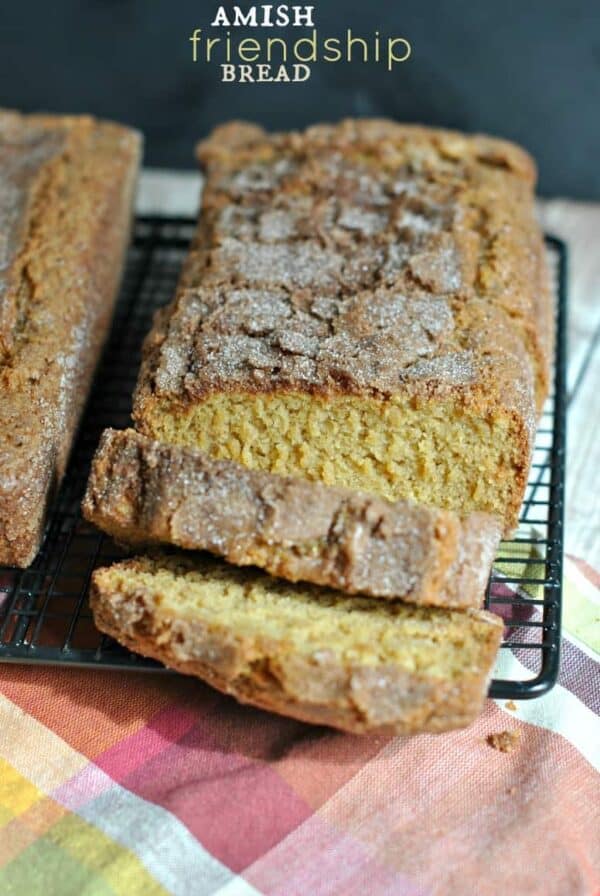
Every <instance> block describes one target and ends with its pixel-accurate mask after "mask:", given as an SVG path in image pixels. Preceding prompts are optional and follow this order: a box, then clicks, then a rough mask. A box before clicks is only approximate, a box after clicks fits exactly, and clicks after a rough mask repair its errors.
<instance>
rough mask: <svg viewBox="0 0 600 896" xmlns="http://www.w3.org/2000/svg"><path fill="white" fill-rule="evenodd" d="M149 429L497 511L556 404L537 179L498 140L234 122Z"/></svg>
mask: <svg viewBox="0 0 600 896" xmlns="http://www.w3.org/2000/svg"><path fill="white" fill-rule="evenodd" d="M199 156H200V159H201V162H202V164H203V166H204V167H205V170H206V181H205V187H204V192H203V206H202V213H201V217H200V223H199V228H198V233H197V237H196V239H195V243H194V246H193V248H192V251H191V253H190V256H189V259H188V261H187V264H186V266H185V270H184V274H183V277H182V280H181V284H180V288H179V291H178V294H177V297H176V299H175V301H174V302H173V304H172V305H171V306H170V307H169V308H168V309H167V310H165V311H164V312H163V313H162V314H160V315H159V316H158V317H157V320H156V323H155V326H154V328H153V331H152V333H151V334H150V336H149V338H148V340H147V343H146V347H145V353H144V362H143V365H142V369H141V373H140V378H139V382H138V387H137V391H136V398H135V406H134V418H135V421H136V428H138V429H139V430H140V431H142V432H144V433H145V434H146V435H148V436H150V437H152V438H155V439H157V440H159V441H163V442H169V443H173V444H179V445H187V446H190V447H196V448H199V449H201V450H204V451H207V452H208V453H210V454H211V455H213V456H215V457H218V458H223V459H229V460H235V461H239V462H241V463H243V464H245V465H247V466H248V467H251V468H253V469H260V470H265V471H268V472H273V473H278V474H281V475H295V476H302V477H304V478H307V479H311V480H313V481H319V480H320V481H323V482H325V483H326V484H328V485H339V486H344V487H348V488H351V489H354V490H364V491H367V492H370V493H375V494H379V495H381V496H382V497H385V498H387V499H389V500H398V499H409V500H413V501H415V502H417V503H421V504H427V505H429V506H432V507H442V508H445V509H449V510H453V511H455V512H458V513H460V514H466V513H469V512H471V511H484V512H488V513H494V514H496V515H498V516H500V517H502V519H503V520H504V524H505V529H506V531H507V532H510V531H511V530H512V529H513V528H514V526H515V525H516V522H517V519H518V512H519V508H520V505H521V501H522V498H523V494H524V489H525V485H526V481H527V474H528V469H529V463H530V459H531V452H532V447H533V438H534V432H535V422H536V412H537V410H539V408H540V407H541V404H542V402H543V399H544V397H545V395H546V392H547V385H548V370H549V360H550V346H551V333H552V299H551V295H550V290H549V286H548V274H547V271H546V265H545V250H544V245H543V240H542V236H541V233H540V230H539V227H538V225H537V223H536V220H535V213H534V202H533V190H534V185H535V177H536V175H535V166H534V164H533V162H532V160H531V159H530V158H529V156H528V155H527V154H526V153H525V152H523V151H522V150H520V149H519V148H518V147H516V146H513V145H511V144H508V143H506V142H504V141H501V140H494V139H490V138H487V137H481V136H476V137H468V136H465V135H462V134H458V133H453V132H448V131H439V130H431V129H427V128H419V127H410V126H406V125H399V124H395V123H393V122H389V121H370V120H360V121H346V122H343V123H341V124H339V125H337V126H327V125H322V126H316V127H313V128H309V129H308V130H307V131H306V132H304V133H290V134H267V133H265V132H264V131H263V130H262V129H261V128H258V127H255V126H253V125H243V124H232V125H229V126H225V127H222V128H219V129H218V130H217V131H216V132H215V133H214V134H213V135H212V136H211V137H210V138H209V139H208V140H207V141H205V142H204V143H202V144H201V145H200V147H199Z"/></svg>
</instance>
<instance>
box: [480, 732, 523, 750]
mask: <svg viewBox="0 0 600 896" xmlns="http://www.w3.org/2000/svg"><path fill="white" fill-rule="evenodd" d="M520 738H521V732H520V731H498V732H497V733H496V734H488V736H487V738H486V740H487V742H488V744H489V745H490V747H493V748H494V750H500V752H501V753H512V752H513V750H516V749H517V746H518V745H519V740H520Z"/></svg>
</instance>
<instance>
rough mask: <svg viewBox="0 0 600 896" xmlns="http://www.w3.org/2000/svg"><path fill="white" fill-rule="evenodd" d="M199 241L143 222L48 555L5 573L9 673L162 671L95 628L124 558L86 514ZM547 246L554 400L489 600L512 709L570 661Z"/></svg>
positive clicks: (560, 389)
mask: <svg viewBox="0 0 600 896" xmlns="http://www.w3.org/2000/svg"><path fill="white" fill-rule="evenodd" d="M193 229H194V221H192V220H190V219H187V218H162V217H142V218H138V219H137V221H136V225H135V231H134V237H133V240H132V245H131V248H130V252H129V258H128V265H127V270H126V274H125V279H124V282H123V287H122V290H121V295H120V299H119V302H118V305H117V310H116V315H115V320H114V325H113V329H112V334H111V337H110V340H109V343H108V345H107V348H106V351H105V353H104V357H103V360H102V362H101V365H100V368H99V371H98V375H97V377H96V381H95V386H94V389H93V391H92V395H91V397H90V400H89V402H88V406H87V408H86V411H85V414H84V419H83V422H82V425H81V427H80V432H79V436H78V438H77V441H76V444H75V446H74V449H73V454H72V457H71V461H70V464H69V468H68V471H67V475H66V477H65V481H64V483H63V485H62V488H61V489H60V491H59V493H58V495H57V497H56V499H55V501H54V502H53V506H52V507H51V509H50V514H49V519H48V524H47V528H46V534H45V538H44V542H43V545H42V548H41V550H40V552H39V554H38V556H37V557H36V559H35V561H34V563H33V564H32V566H30V567H29V569H26V570H15V569H10V568H1V567H0V661H5V662H24V663H50V664H70V665H79V666H96V667H101V668H104V669H139V670H142V669H147V670H154V671H159V670H163V667H162V666H161V665H160V664H159V663H156V662H155V661H154V660H148V659H145V658H143V657H140V656H137V655H135V654H133V653H130V652H129V651H128V650H125V649H124V648H122V647H120V646H119V645H118V644H116V643H115V642H114V641H112V640H111V639H110V638H107V637H106V636H104V635H101V634H100V633H99V632H98V631H97V629H96V628H95V627H94V624H93V621H92V617H91V614H90V611H89V607H88V604H87V593H88V587H89V582H90V576H91V574H92V571H93V570H94V569H95V568H96V567H98V566H99V565H102V564H105V563H108V562H111V561H112V560H114V559H116V558H118V557H120V556H123V555H122V553H121V552H120V551H119V549H118V548H117V547H116V546H115V545H114V543H113V542H112V541H111V539H110V538H108V537H106V536H104V535H102V534H101V533H99V532H98V531H97V530H95V529H94V528H93V527H92V526H91V525H90V524H88V523H86V521H85V520H83V519H82V517H81V515H80V512H79V505H80V501H81V498H82V496H83V493H84V490H85V484H86V479H87V475H88V471H89V467H90V462H91V458H92V455H93V453H94V450H95V448H96V445H97V444H98V441H99V438H100V434H101V432H102V430H103V429H104V428H105V427H107V426H113V427H116V428H124V427H126V426H127V425H128V424H129V422H130V417H129V415H130V410H131V395H132V392H133V387H134V385H135V380H136V376H137V370H138V366H139V358H140V347H141V343H142V340H143V338H144V336H145V334H146V333H147V332H148V330H149V329H150V325H151V320H152V315H153V313H154V311H155V310H156V309H157V308H158V307H160V306H162V305H164V304H165V303H166V302H168V301H169V300H170V299H171V297H172V295H173V291H174V288H175V285H176V282H177V278H178V275H179V270H180V267H181V262H182V260H183V258H184V255H185V253H186V250H187V248H188V245H189V242H190V238H191V236H192V233H193ZM546 244H547V247H548V252H549V256H550V259H551V261H552V264H553V268H554V271H555V283H556V293H557V307H558V317H557V340H556V363H555V376H554V389H553V394H552V397H551V398H550V399H549V401H548V402H547V405H546V408H545V410H544V415H543V418H542V421H541V424H540V427H539V429H538V435H537V439H536V450H535V455H534V458H533V465H532V470H531V480H530V483H529V486H528V489H527V493H526V496H525V501H524V503H523V507H522V512H521V519H520V526H519V530H518V532H517V534H516V535H515V537H514V539H513V540H512V541H505V542H503V543H502V546H501V550H500V553H499V555H498V558H497V562H496V564H495V567H494V573H493V575H492V577H491V579H490V582H489V585H488V588H487V594H486V604H487V606H488V607H489V608H490V609H491V610H493V611H494V612H496V613H499V614H500V615H502V616H503V617H504V621H505V625H506V628H505V639H504V644H503V647H504V650H505V651H510V654H505V656H509V658H510V662H509V663H508V664H506V663H503V662H502V659H503V657H502V655H501V662H500V669H501V670H502V669H506V670H507V674H505V677H504V678H502V679H494V681H493V682H492V684H491V688H490V695H491V696H492V697H497V698H505V699H520V698H521V699H522V698H526V697H535V696H538V695H540V694H542V693H544V692H545V691H547V690H548V689H549V688H551V687H552V685H553V684H554V682H555V680H556V676H557V673H558V662H559V651H560V607H561V590H562V553H563V492H564V464H565V453H564V452H565V332H566V319H565V315H566V267H567V253H566V247H565V245H564V243H562V242H561V241H560V240H557V239H555V238H553V237H546Z"/></svg>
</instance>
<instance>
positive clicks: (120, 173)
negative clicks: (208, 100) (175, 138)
mask: <svg viewBox="0 0 600 896" xmlns="http://www.w3.org/2000/svg"><path fill="white" fill-rule="evenodd" d="M140 148H141V141H140V137H139V135H138V134H137V133H136V132H134V131H132V130H129V129H127V128H123V127H120V126H118V125H115V124H110V123H106V122H97V121H94V120H93V119H91V118H85V117H79V118H77V117H71V118H69V117H62V118H61V117H53V116H45V115H32V116H22V115H19V114H18V113H16V112H9V111H0V163H1V167H0V563H3V564H10V565H16V566H27V565H28V564H29V563H30V562H31V561H32V560H33V558H34V556H35V554H36V552H37V550H38V547H39V543H40V539H41V537H42V533H43V527H44V520H45V510H46V506H47V503H48V501H49V499H50V497H51V496H52V494H53V493H54V491H55V489H56V487H57V486H58V484H59V483H60V480H61V479H62V476H63V474H64V471H65V467H66V463H67V459H68V455H69V450H70V447H71V442H72V440H73V436H74V433H75V430H76V427H77V423H78V420H79V416H80V413H81V410H82V408H83V406H84V404H85V401H86V397H87V393H88V389H89V386H90V383H91V379H92V375H93V372H94V369H95V365H96V362H97V360H98V357H99V354H100V350H101V348H102V345H103V343H104V340H105V337H106V335H107V332H108V329H109V325H110V321H111V315H112V309H113V303H114V299H115V296H116V291H117V287H118V284H119V280H120V276H121V271H122V267H123V260H124V254H125V250H126V247H127V242H128V236H129V223H130V217H131V204H132V197H133V189H134V184H135V178H136V173H137V169H138V163H139V156H140Z"/></svg>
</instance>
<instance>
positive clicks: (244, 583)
mask: <svg viewBox="0 0 600 896" xmlns="http://www.w3.org/2000/svg"><path fill="white" fill-rule="evenodd" d="M91 607H92V610H93V613H94V619H95V621H96V625H97V626H98V628H100V629H101V630H102V631H103V632H106V633H107V634H109V635H111V636H112V637H114V638H116V640H117V641H119V642H120V643H121V644H124V645H125V646H126V647H128V648H130V649H131V650H134V651H137V652H138V653H141V654H144V655H145V656H150V657H154V658H156V659H158V660H160V661H161V662H164V663H165V664H166V665H168V666H171V667H172V668H174V669H177V670H179V671H180V672H184V673H187V674H190V675H196V676H198V677H199V678H202V679H203V680H204V681H206V682H208V683H209V684H211V685H213V686H214V687H216V688H218V689H219V690H221V691H223V692H225V693H227V694H231V695H232V696H234V697H235V698H236V699H238V700H240V701H241V702H243V703H251V704H253V705H254V706H258V707H262V708H263V709H268V710H272V711H274V712H278V713H282V714H284V715H288V716H292V717H294V718H298V719H302V720H304V721H307V722H314V723H317V724H326V725H332V726H334V727H337V728H341V729H343V730H345V731H351V732H356V733H364V732H374V733H388V732H396V733H398V734H412V733H416V732H420V731H432V732H435V731H446V730H448V729H451V728H458V727H461V726H465V725H468V724H469V723H470V722H471V721H472V720H473V719H474V718H475V717H476V716H477V714H478V713H479V712H480V710H481V709H482V706H483V701H484V699H485V696H486V693H487V686H488V682H489V679H490V675H491V670H492V665H493V663H494V659H495V656H496V651H497V649H498V646H499V644H500V639H501V636H502V622H501V620H500V619H499V617H497V616H494V615H493V614H491V613H488V612H486V611H484V610H466V611H458V610H442V609H434V608H425V607H414V606H409V605H407V604H404V603H400V602H395V603H391V602H387V601H380V600H374V599H372V598H366V597H351V598H349V597H344V596H343V595H341V594H339V592H335V591H331V590H329V589H325V588H319V587H317V586H309V585H302V586H301V585H292V584H289V583H287V582H284V581H283V580H281V579H274V578H271V577H269V576H267V575H265V574H264V573H261V572H257V571H256V570H254V569H240V568H237V567H233V566H229V565H227V564H225V563H223V562H222V561H220V560H216V559H214V558H212V557H210V556H207V555H200V554H199V555H196V556H192V555H189V554H187V555H183V554H181V555H176V556H162V557H161V556H157V557H139V558H136V559H133V560H126V561H123V562H121V563H117V564H115V565H113V566H111V567H110V568H104V569H99V570H97V571H96V572H95V573H94V574H93V577H92V587H91Z"/></svg>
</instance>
